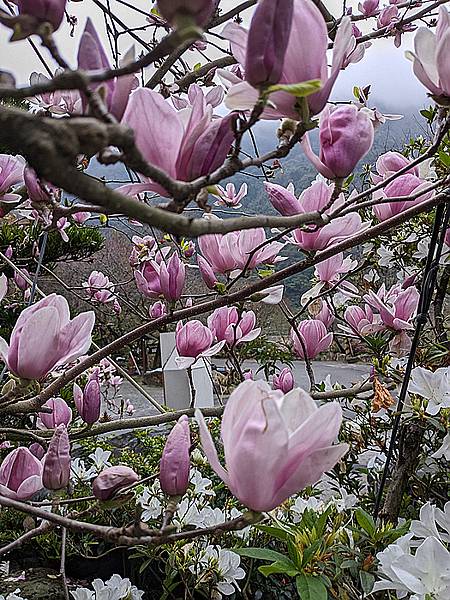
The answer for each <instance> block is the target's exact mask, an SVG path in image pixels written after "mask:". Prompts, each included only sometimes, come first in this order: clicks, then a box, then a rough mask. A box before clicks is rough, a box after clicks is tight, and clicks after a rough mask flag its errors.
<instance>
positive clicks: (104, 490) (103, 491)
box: [92, 465, 139, 500]
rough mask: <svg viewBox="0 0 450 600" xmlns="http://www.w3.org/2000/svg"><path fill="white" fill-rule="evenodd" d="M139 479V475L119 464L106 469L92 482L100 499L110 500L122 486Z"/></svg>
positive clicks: (93, 489) (94, 490)
mask: <svg viewBox="0 0 450 600" xmlns="http://www.w3.org/2000/svg"><path fill="white" fill-rule="evenodd" d="M137 481H139V475H137V473H135V472H134V471H133V469H130V467H125V466H123V465H119V466H116V467H108V468H107V469H104V470H103V471H102V472H101V473H100V475H99V476H98V477H96V478H95V479H94V481H93V483H92V492H93V494H94V496H95V497H96V498H98V499H99V500H109V499H110V498H112V496H114V495H115V494H116V492H118V491H119V490H121V489H122V488H125V487H128V486H129V485H132V484H133V483H136V482H137Z"/></svg>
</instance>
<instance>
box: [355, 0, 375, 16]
mask: <svg viewBox="0 0 450 600" xmlns="http://www.w3.org/2000/svg"><path fill="white" fill-rule="evenodd" d="M379 3H380V0H364V1H363V2H360V3H359V4H358V10H359V11H360V12H361V13H362V14H363V15H364V16H365V17H373V16H375V15H376V14H378V12H379V10H378V5H379Z"/></svg>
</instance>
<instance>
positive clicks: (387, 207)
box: [372, 173, 433, 221]
mask: <svg viewBox="0 0 450 600" xmlns="http://www.w3.org/2000/svg"><path fill="white" fill-rule="evenodd" d="M427 185H428V184H427V183H426V182H425V181H424V180H423V179H421V178H420V177H417V175H413V174H412V173H405V174H404V175H400V176H399V177H397V178H396V179H394V181H391V183H388V184H387V186H385V187H384V188H383V189H381V190H377V191H376V192H374V193H373V194H372V198H373V200H382V201H383V202H382V203H380V204H375V205H374V206H373V207H372V208H373V212H374V213H375V216H376V217H377V218H378V219H379V220H380V221H385V220H386V219H389V218H391V217H393V216H395V215H398V214H400V213H402V212H403V211H404V210H406V209H407V208H410V207H411V206H415V205H416V204H420V203H421V202H424V200H428V198H430V197H431V195H432V193H433V192H427V193H425V194H422V195H419V197H418V198H416V199H414V200H408V199H407V197H408V196H410V195H411V194H417V193H419V192H420V191H421V190H422V189H423V188H426V187H427ZM398 197H405V200H402V201H395V202H388V201H387V200H388V199H389V198H398Z"/></svg>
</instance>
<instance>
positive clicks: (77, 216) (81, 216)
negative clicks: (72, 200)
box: [72, 211, 91, 225]
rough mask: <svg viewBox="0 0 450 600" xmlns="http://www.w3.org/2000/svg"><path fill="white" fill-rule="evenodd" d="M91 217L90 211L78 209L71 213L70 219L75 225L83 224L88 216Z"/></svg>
mask: <svg viewBox="0 0 450 600" xmlns="http://www.w3.org/2000/svg"><path fill="white" fill-rule="evenodd" d="M90 217H91V213H90V212H88V211H85V212H83V211H80V212H76V213H73V215H72V219H73V221H74V222H75V223H76V224H77V225H83V223H85V222H86V221H87V220H88V219H89V218H90Z"/></svg>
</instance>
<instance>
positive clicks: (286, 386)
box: [272, 367, 294, 394]
mask: <svg viewBox="0 0 450 600" xmlns="http://www.w3.org/2000/svg"><path fill="white" fill-rule="evenodd" d="M272 387H273V389H274V390H281V391H282V392H283V394H287V393H288V392H290V391H291V390H292V389H294V374H293V373H292V370H291V369H289V368H288V367H285V368H284V369H281V371H280V372H279V373H278V375H274V376H273V377H272Z"/></svg>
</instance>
